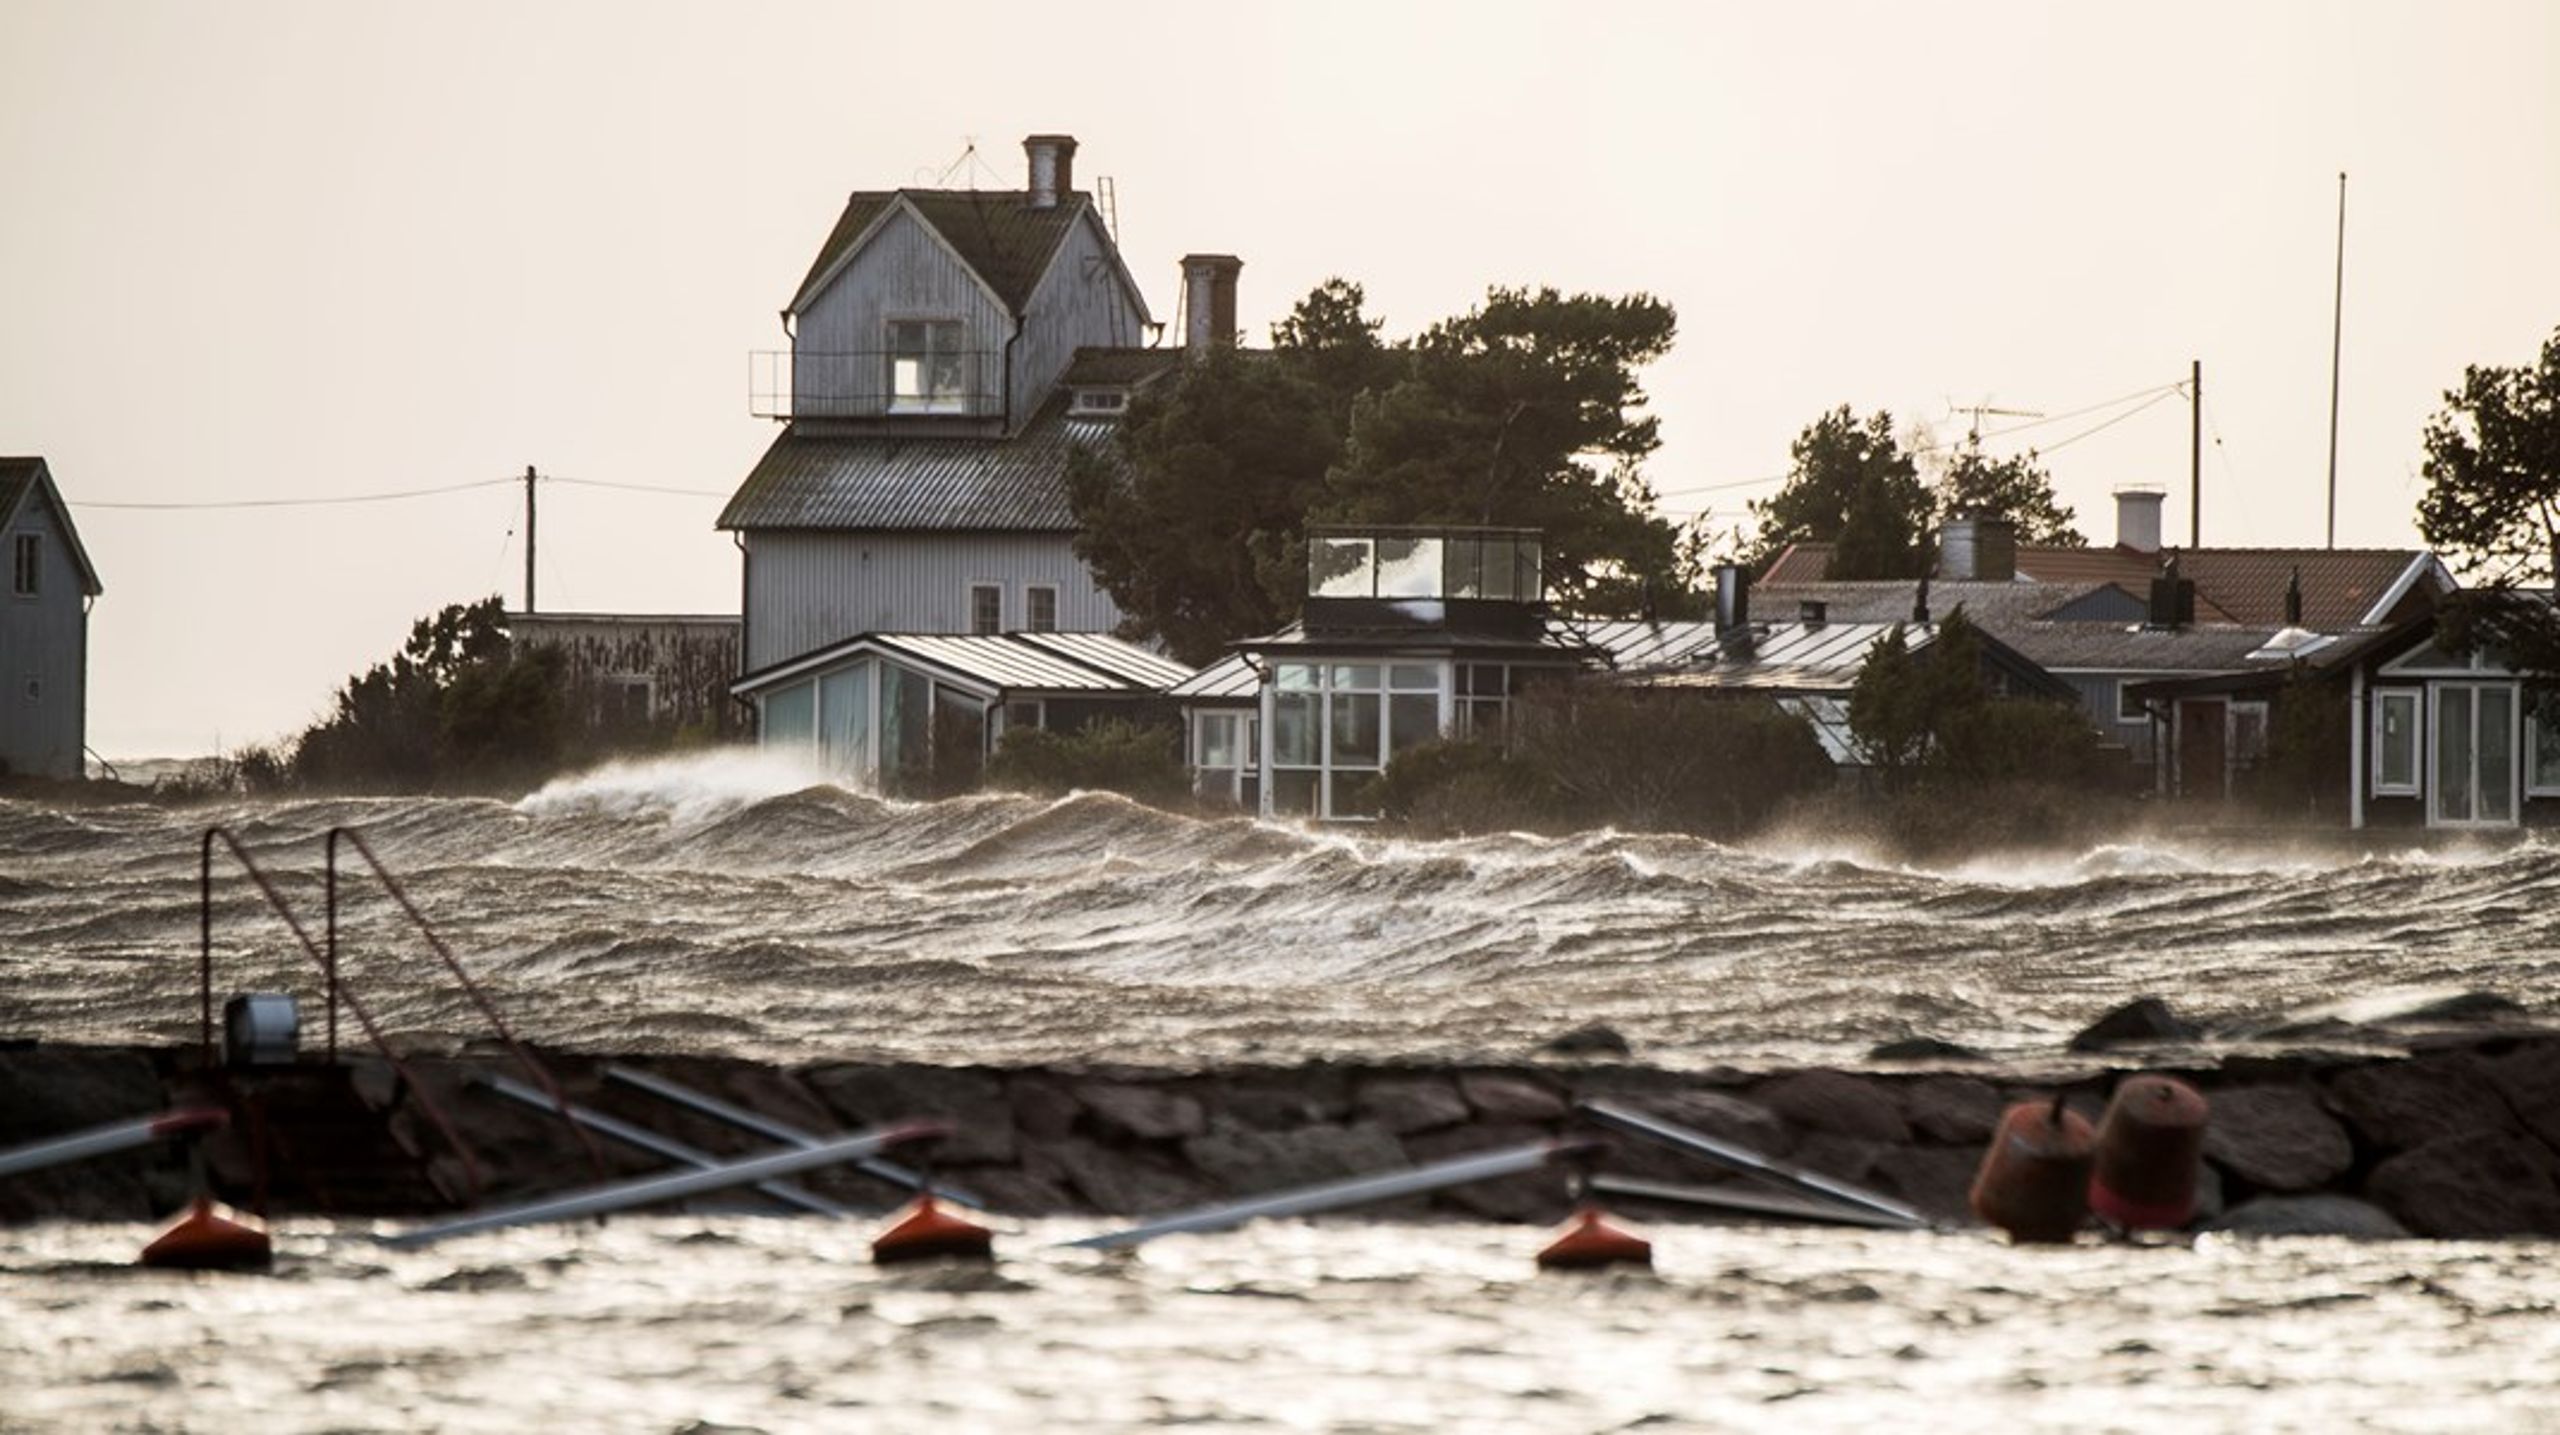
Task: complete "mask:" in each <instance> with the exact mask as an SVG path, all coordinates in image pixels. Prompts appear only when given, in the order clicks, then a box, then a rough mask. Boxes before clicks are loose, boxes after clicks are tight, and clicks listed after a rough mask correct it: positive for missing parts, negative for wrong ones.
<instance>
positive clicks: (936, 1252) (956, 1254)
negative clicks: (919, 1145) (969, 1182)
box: [871, 1194, 996, 1266]
mask: <svg viewBox="0 0 2560 1435" xmlns="http://www.w3.org/2000/svg"><path fill="white" fill-rule="evenodd" d="M995 1254H996V1252H995V1236H994V1234H993V1233H992V1232H990V1231H988V1230H987V1228H986V1227H984V1226H981V1225H979V1224H978V1223H977V1222H975V1221H970V1220H964V1219H962V1218H961V1217H958V1216H955V1215H952V1214H951V1213H950V1212H948V1211H946V1210H944V1209H942V1207H941V1205H940V1204H939V1203H937V1202H936V1201H935V1200H934V1199H933V1197H932V1195H931V1194H926V1195H922V1196H918V1197H916V1198H915V1200H914V1201H913V1202H912V1203H910V1204H909V1205H908V1206H907V1208H906V1209H905V1210H904V1211H901V1212H899V1213H898V1219H896V1220H895V1221H892V1222H890V1223H889V1229H887V1230H885V1231H882V1232H881V1233H880V1235H879V1236H878V1238H877V1239H875V1240H873V1241H872V1243H871V1262H872V1264H874V1265H881V1266H894V1265H897V1264H899V1263H900V1262H902V1261H931V1260H943V1259H952V1260H970V1261H991V1260H994V1259H995Z"/></svg>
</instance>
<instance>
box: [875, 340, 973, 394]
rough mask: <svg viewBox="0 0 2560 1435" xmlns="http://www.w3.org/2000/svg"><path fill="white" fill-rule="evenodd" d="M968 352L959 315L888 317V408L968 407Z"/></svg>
mask: <svg viewBox="0 0 2560 1435" xmlns="http://www.w3.org/2000/svg"><path fill="white" fill-rule="evenodd" d="M966 357H967V356H966V355H964V354H963V353H962V352H961V350H960V321H959V320H957V319H893V320H891V321H889V412H891V413H893V414H956V413H963V412H966V411H967V408H968V397H969V396H968V379H967V372H966V367H967V366H966V365H965V364H964V363H963V362H962V361H963V360H964V359H965V358H966Z"/></svg>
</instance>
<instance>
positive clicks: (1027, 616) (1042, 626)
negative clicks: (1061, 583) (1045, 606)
mask: <svg viewBox="0 0 2560 1435" xmlns="http://www.w3.org/2000/svg"><path fill="white" fill-rule="evenodd" d="M1044 595H1045V596H1046V597H1047V598H1048V600H1049V617H1048V621H1046V622H1042V621H1041V618H1040V599H1041V598H1042V597H1043V596H1044ZM1022 631H1024V632H1026V633H1054V632H1056V631H1058V585H1057V584H1055V583H1026V584H1024V585H1023V587H1022Z"/></svg>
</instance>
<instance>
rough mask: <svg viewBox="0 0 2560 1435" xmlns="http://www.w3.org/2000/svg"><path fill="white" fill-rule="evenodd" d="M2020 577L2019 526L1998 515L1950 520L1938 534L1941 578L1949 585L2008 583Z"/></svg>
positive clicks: (1939, 575)
mask: <svg viewBox="0 0 2560 1435" xmlns="http://www.w3.org/2000/svg"><path fill="white" fill-rule="evenodd" d="M2017 576H2018V526H2017V525H2016V524H2014V523H2011V522H2010V521H2009V520H2008V519H2006V518H2002V517H1999V516H1998V515H1996V514H1968V515H1966V516H1965V517H1963V518H1950V519H1948V520H1947V526H1946V527H1944V528H1942V529H1940V530H1938V577H1939V579H1940V580H1941V581H1942V582H1947V583H2006V582H2008V581H2010V580H2011V579H2013V578H2016V577H2017Z"/></svg>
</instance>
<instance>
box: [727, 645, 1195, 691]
mask: <svg viewBox="0 0 2560 1435" xmlns="http://www.w3.org/2000/svg"><path fill="white" fill-rule="evenodd" d="M865 654H879V655H881V656H884V657H890V658H905V659H908V660H910V661H913V662H916V663H920V664H923V665H925V666H928V667H931V668H936V669H939V670H941V671H942V672H945V673H948V674H950V675H951V676H953V677H955V678H958V679H960V680H962V681H964V682H969V683H975V684H977V685H979V686H981V687H985V688H989V689H993V690H995V691H998V692H1001V693H1006V694H1018V693H1037V694H1046V695H1055V694H1062V693H1093V694H1104V695H1119V696H1129V695H1134V694H1140V693H1153V692H1159V691H1161V690H1163V689H1164V688H1166V687H1168V686H1170V685H1171V684H1172V683H1173V682H1176V681H1179V680H1181V679H1183V678H1187V677H1189V676H1190V675H1191V670H1190V669H1189V668H1186V667H1184V666H1183V665H1182V664H1180V663H1176V662H1173V661H1171V660H1169V659H1166V658H1162V657H1159V656H1157V655H1156V654H1154V653H1151V652H1148V651H1147V650H1146V649H1144V648H1141V647H1138V646H1137V645H1135V644H1132V643H1124V642H1122V641H1121V640H1120V639H1118V638H1114V637H1111V636H1109V635H1107V634H1102V633H865V634H862V635H861V636H859V637H854V638H847V639H846V640H844V641H843V642H841V643H835V644H831V645H829V646H827V647H824V648H821V649H819V650H818V651H816V652H814V653H805V654H803V655H801V656H799V657H796V658H793V659H791V660H790V661H789V662H785V663H777V664H775V665H774V666H772V667H769V668H766V669H764V670H763V671H761V672H755V673H749V674H747V675H746V676H745V677H742V678H740V679H738V680H737V681H736V682H734V683H732V684H730V685H729V691H731V692H733V693H741V694H743V693H750V692H755V691H758V690H760V689H763V688H767V687H771V686H773V685H774V684H776V683H781V682H788V681H791V680H793V679H795V678H799V677H802V676H804V675H806V674H809V673H814V672H820V671H824V670H826V669H829V668H833V667H836V666H838V665H840V664H842V663H845V662H847V661H849V660H851V659H853V658H856V657H860V656H863V655H865Z"/></svg>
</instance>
